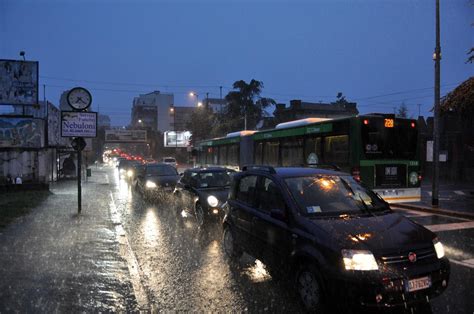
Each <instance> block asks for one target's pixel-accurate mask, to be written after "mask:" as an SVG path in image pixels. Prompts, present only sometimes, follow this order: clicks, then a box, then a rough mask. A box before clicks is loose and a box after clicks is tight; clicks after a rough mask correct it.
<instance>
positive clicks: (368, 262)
mask: <svg viewBox="0 0 474 314" xmlns="http://www.w3.org/2000/svg"><path fill="white" fill-rule="evenodd" d="M342 259H343V260H344V266H345V267H346V270H378V269H379V267H378V265H377V262H376V261H375V257H374V255H373V254H372V253H371V252H370V251H365V250H342Z"/></svg>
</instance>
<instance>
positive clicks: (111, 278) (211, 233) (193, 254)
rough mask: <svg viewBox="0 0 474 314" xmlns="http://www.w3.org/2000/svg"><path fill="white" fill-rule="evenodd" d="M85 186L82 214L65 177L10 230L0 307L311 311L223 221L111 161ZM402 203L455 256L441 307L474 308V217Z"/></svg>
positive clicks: (2, 260) (3, 237)
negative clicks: (156, 196) (198, 221)
mask: <svg viewBox="0 0 474 314" xmlns="http://www.w3.org/2000/svg"><path fill="white" fill-rule="evenodd" d="M83 191H84V199H83V204H84V208H83V212H82V214H81V215H80V216H78V215H77V214H76V206H77V203H76V201H77V194H75V187H74V182H62V183H59V184H57V185H56V186H53V188H52V192H51V195H50V196H49V197H48V199H47V201H45V202H44V203H43V204H42V205H41V206H39V207H38V208H35V209H34V210H33V211H32V212H31V213H30V214H29V215H27V216H25V217H22V218H20V219H18V220H17V221H15V222H14V223H12V224H11V225H10V226H8V227H7V228H6V229H3V230H0V253H1V254H0V313H5V312H41V313H51V312H60V313H63V312H64V313H66V312H138V311H144V312H148V311H150V312H158V311H164V312H170V311H186V312H189V311H191V312H245V311H249V312H272V313H275V312H277V313H283V312H284V313H300V312H302V310H303V309H302V308H301V307H300V305H299V304H298V302H297V301H296V300H297V299H296V297H295V295H294V293H293V290H292V287H291V286H290V285H288V284H287V283H285V282H281V281H278V280H275V279H273V278H272V277H271V276H270V275H269V274H268V273H267V272H266V271H265V267H264V265H262V264H261V263H260V262H258V261H255V260H254V259H253V258H251V257H250V256H248V255H244V256H243V257H242V258H241V259H240V261H239V263H238V265H233V266H230V265H229V263H228V262H227V261H226V258H225V255H224V253H223V251H222V248H221V234H222V231H221V229H220V226H219V225H218V224H216V225H214V226H212V227H211V228H208V229H206V230H205V231H199V230H198V228H197V226H196V225H195V224H194V222H193V219H188V220H186V221H184V222H183V221H182V220H181V219H177V217H176V215H175V214H174V211H175V206H174V205H173V203H172V202H171V201H167V202H156V203H149V202H144V201H143V199H142V197H141V196H140V195H139V194H137V193H134V192H133V191H132V190H131V188H130V186H129V185H128V184H127V182H126V181H123V180H120V179H119V178H118V174H117V173H116V169H113V168H110V167H103V168H98V169H95V170H94V172H93V177H92V178H91V179H89V182H85V183H84V185H83ZM399 211H400V213H402V214H404V215H406V216H409V217H410V218H411V219H413V220H415V221H416V222H418V223H420V224H423V225H425V226H428V227H429V228H435V229H438V231H436V232H437V233H438V235H439V237H440V239H441V241H442V242H443V243H444V244H445V248H446V254H447V256H448V257H449V258H450V260H451V261H452V262H451V280H450V285H449V287H448V289H447V290H446V292H445V293H444V294H443V295H442V296H440V297H438V298H436V299H434V300H432V308H433V313H436V314H442V313H474V281H473V280H472V278H474V241H472V239H473V238H474V225H473V223H472V222H471V221H465V220H462V219H458V218H452V217H445V216H440V215H433V214H426V213H421V212H415V211H403V210H399ZM471 263H472V264H471ZM384 313H389V311H384Z"/></svg>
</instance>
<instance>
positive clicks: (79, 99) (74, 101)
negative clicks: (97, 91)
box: [66, 87, 92, 111]
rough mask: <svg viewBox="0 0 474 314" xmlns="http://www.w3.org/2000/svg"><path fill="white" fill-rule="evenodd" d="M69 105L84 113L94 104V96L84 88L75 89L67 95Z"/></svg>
mask: <svg viewBox="0 0 474 314" xmlns="http://www.w3.org/2000/svg"><path fill="white" fill-rule="evenodd" d="M66 98H67V103H68V104H69V106H71V108H73V109H74V110H79V111H84V110H86V109H87V108H89V106H90V105H91V103H92V95H91V93H89V91H88V90H87V89H85V88H83V87H74V88H73V89H71V90H70V91H69V92H68V93H67V97H66Z"/></svg>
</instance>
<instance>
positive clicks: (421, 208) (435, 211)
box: [390, 203, 474, 220]
mask: <svg viewBox="0 0 474 314" xmlns="http://www.w3.org/2000/svg"><path fill="white" fill-rule="evenodd" d="M392 206H393V207H400V208H405V209H412V210H419V211H422V212H427V213H433V214H443V215H447V216H453V217H459V218H464V219H471V220H474V214H473V213H465V212H459V211H454V210H449V209H442V208H432V207H424V206H419V205H411V204H404V203H397V204H393V205H392ZM392 206H390V207H392Z"/></svg>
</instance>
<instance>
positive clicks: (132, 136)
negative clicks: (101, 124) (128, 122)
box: [105, 130, 146, 143]
mask: <svg viewBox="0 0 474 314" xmlns="http://www.w3.org/2000/svg"><path fill="white" fill-rule="evenodd" d="M105 142H106V143H114V142H115V143H119V142H126V143H144V142H146V130H105Z"/></svg>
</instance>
